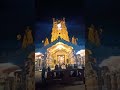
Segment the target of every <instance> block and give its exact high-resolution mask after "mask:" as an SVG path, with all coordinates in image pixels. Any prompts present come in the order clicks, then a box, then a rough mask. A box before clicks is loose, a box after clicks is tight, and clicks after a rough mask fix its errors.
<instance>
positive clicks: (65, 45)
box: [35, 18, 85, 69]
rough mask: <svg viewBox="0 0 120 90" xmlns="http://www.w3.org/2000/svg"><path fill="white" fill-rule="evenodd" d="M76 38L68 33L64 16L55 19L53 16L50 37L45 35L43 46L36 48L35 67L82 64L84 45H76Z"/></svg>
mask: <svg viewBox="0 0 120 90" xmlns="http://www.w3.org/2000/svg"><path fill="white" fill-rule="evenodd" d="M77 40H78V39H77V38H75V37H74V36H73V37H71V39H70V36H69V34H68V30H67V27H66V22H65V18H63V19H62V20H56V19H55V18H53V27H52V32H51V39H50V41H49V39H48V38H47V37H46V38H45V40H44V46H43V47H42V48H36V52H35V66H36V68H39V69H40V68H42V67H43V66H45V67H48V66H49V67H51V68H54V67H55V65H60V66H61V65H63V64H64V65H77V66H84V64H85V62H84V61H85V60H84V59H85V58H84V56H85V51H84V45H77Z"/></svg>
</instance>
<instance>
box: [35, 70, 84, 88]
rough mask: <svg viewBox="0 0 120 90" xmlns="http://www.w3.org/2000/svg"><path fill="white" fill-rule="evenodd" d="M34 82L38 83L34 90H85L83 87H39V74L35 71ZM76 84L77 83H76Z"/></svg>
mask: <svg viewBox="0 0 120 90" xmlns="http://www.w3.org/2000/svg"><path fill="white" fill-rule="evenodd" d="M35 80H36V82H39V83H37V84H36V90H85V87H84V85H77V84H75V85H64V84H63V85H59V84H58V85H57V84H56V85H52V84H51V85H44V86H43V85H41V84H40V83H41V82H40V81H41V72H40V71H36V73H35ZM76 83H78V82H76Z"/></svg>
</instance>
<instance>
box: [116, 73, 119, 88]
mask: <svg viewBox="0 0 120 90" xmlns="http://www.w3.org/2000/svg"><path fill="white" fill-rule="evenodd" d="M116 77H117V90H120V72H118V73H117V75H116Z"/></svg>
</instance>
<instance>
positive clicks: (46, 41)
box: [44, 37, 49, 46]
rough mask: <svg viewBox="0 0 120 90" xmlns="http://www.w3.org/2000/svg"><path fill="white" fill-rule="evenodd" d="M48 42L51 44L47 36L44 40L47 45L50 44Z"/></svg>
mask: <svg viewBox="0 0 120 90" xmlns="http://www.w3.org/2000/svg"><path fill="white" fill-rule="evenodd" d="M48 44H49V40H48V38H47V37H46V39H45V42H44V46H46V45H48Z"/></svg>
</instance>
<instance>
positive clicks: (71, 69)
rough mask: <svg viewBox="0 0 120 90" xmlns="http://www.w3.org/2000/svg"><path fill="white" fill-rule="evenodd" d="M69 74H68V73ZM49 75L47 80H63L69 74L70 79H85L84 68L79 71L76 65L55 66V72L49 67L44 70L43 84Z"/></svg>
mask: <svg viewBox="0 0 120 90" xmlns="http://www.w3.org/2000/svg"><path fill="white" fill-rule="evenodd" d="M67 72H68V73H67ZM46 73H47V78H51V79H54V78H63V77H64V76H65V74H68V76H70V77H84V68H83V69H81V70H80V69H78V68H77V66H76V65H74V66H72V65H67V64H66V65H65V64H63V65H57V64H56V65H55V67H54V70H51V68H50V67H49V66H48V67H47V68H45V67H43V68H42V82H45V81H46V77H45V74H46Z"/></svg>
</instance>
